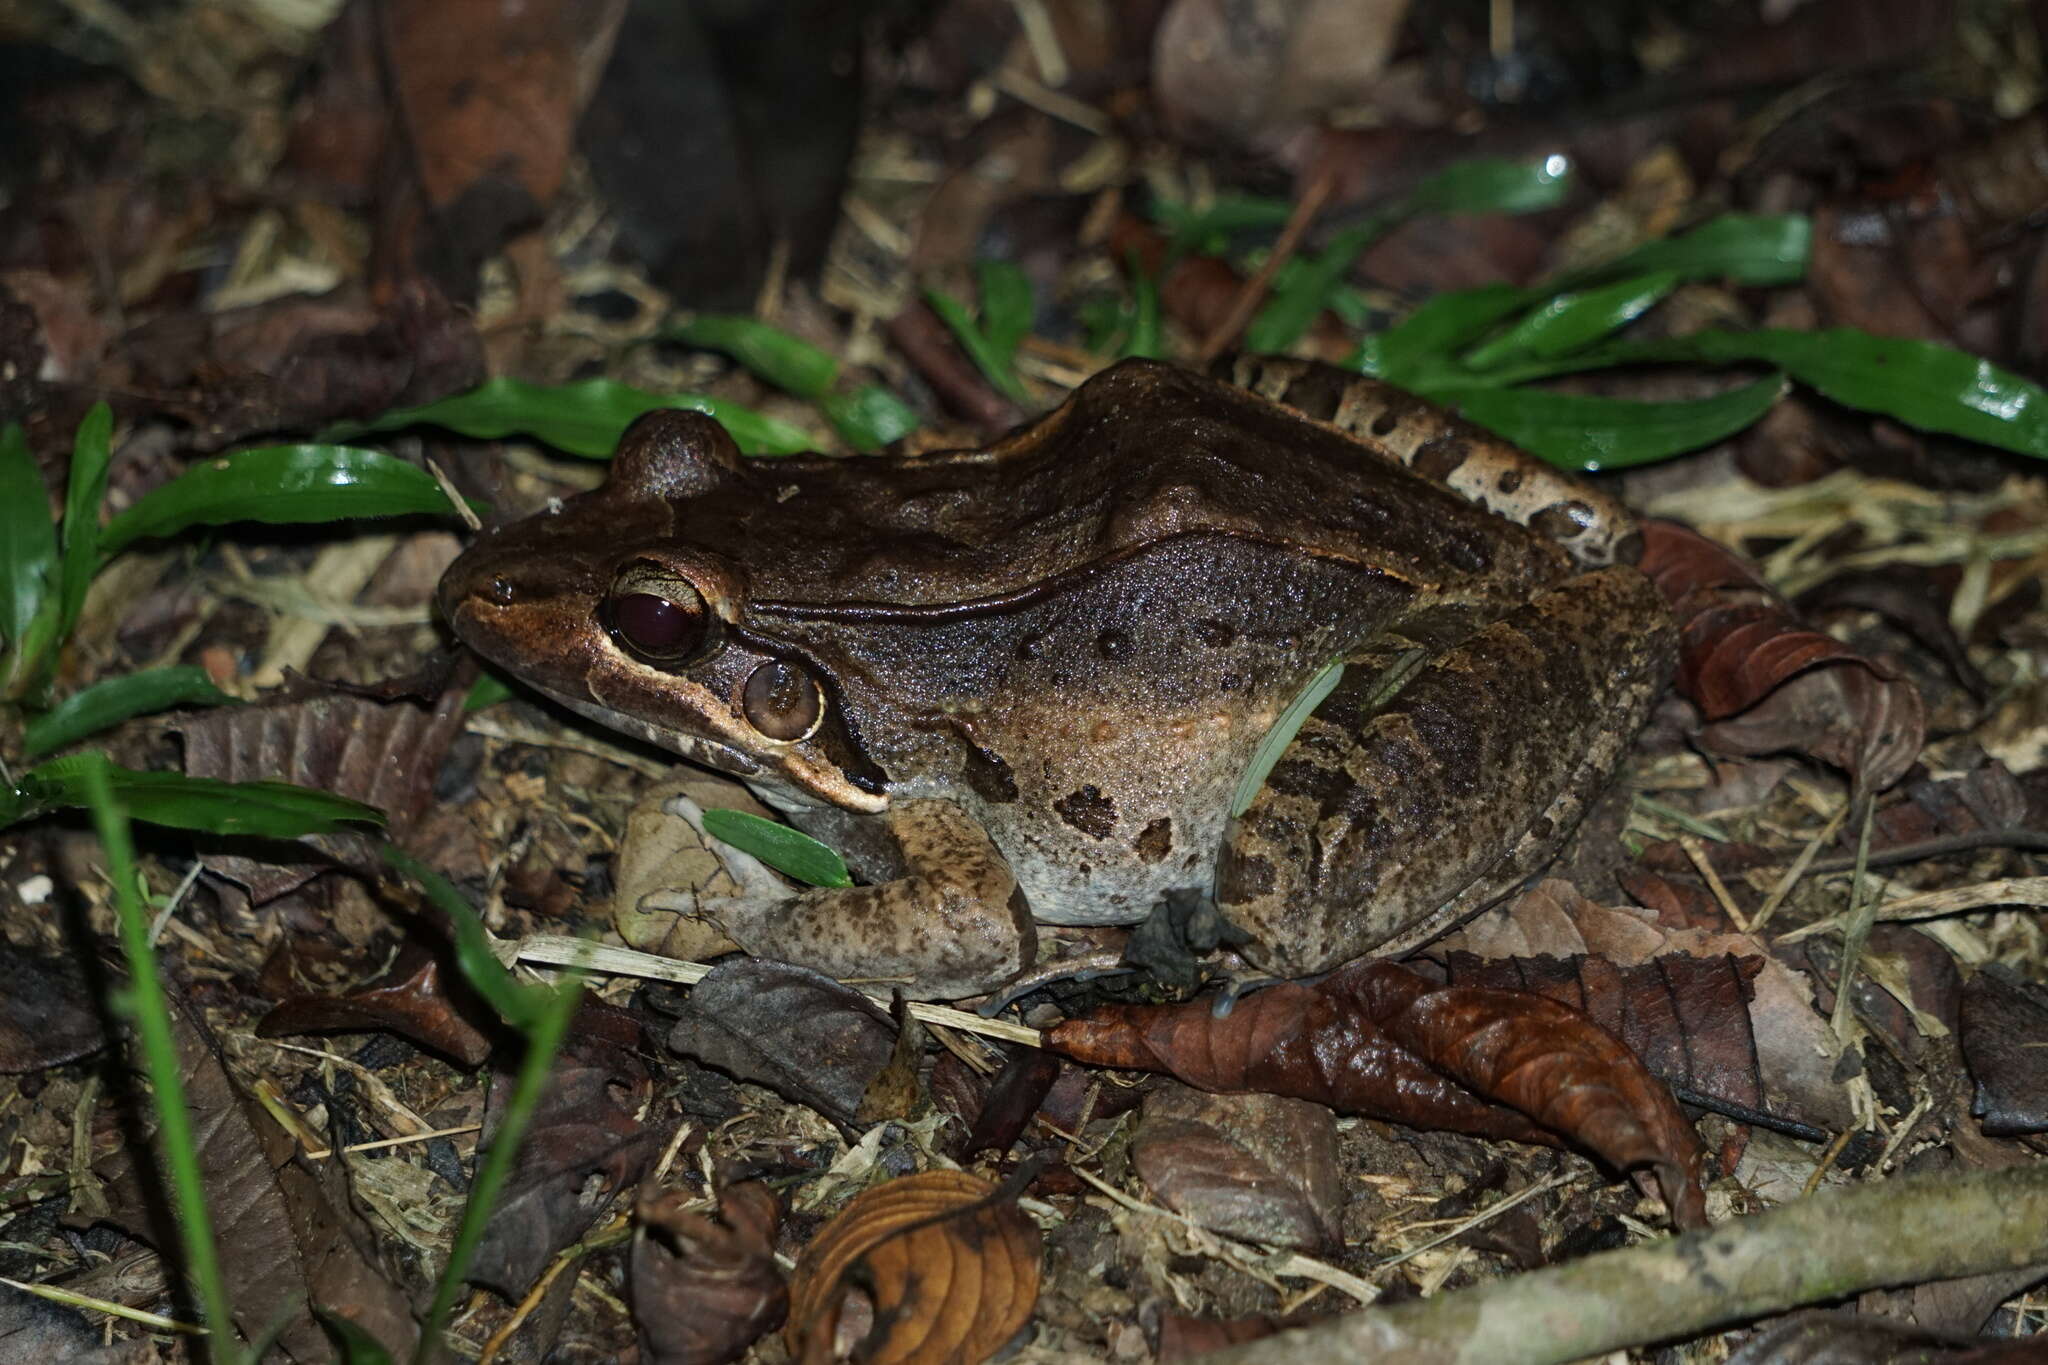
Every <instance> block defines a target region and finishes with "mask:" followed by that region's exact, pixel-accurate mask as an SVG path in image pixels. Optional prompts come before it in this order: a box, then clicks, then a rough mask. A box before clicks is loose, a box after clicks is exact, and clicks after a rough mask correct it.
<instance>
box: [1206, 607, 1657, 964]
mask: <svg viewBox="0 0 2048 1365" xmlns="http://www.w3.org/2000/svg"><path fill="white" fill-rule="evenodd" d="M1675 648H1676V640H1675V631H1674V628H1673V626H1672V624H1671V621H1670V617H1669V614H1668V613H1667V612H1666V611H1665V609H1664V606H1663V603H1662V601H1661V600H1660V599H1659V598H1658V596H1657V591H1656V589H1655V588H1653V587H1652V586H1651V585H1650V583H1649V580H1647V579H1646V578H1644V577H1643V576H1642V575H1641V574H1639V573H1637V572H1636V571H1635V570H1634V569H1627V568H1611V569H1601V570H1596V571H1594V572H1592V573H1587V574H1582V575H1580V576H1579V577H1577V578H1574V579H1570V580H1568V581H1567V582H1565V583H1562V584H1560V585H1558V586H1557V587H1555V588H1552V589H1550V590H1549V591H1546V592H1543V593H1540V594H1538V595H1537V596H1536V597H1535V598H1534V599H1533V600H1532V601H1531V602H1530V603H1529V606H1528V608H1527V609H1526V610H1525V611H1524V612H1523V613H1521V614H1520V615H1518V616H1517V617H1516V618H1514V619H1512V620H1506V621H1498V622H1495V623H1494V624H1492V625H1490V626H1487V627H1486V628H1485V629H1483V630H1480V631H1479V632H1477V633H1476V634H1474V635H1472V636H1470V637H1469V638H1467V639H1466V640H1465V641H1464V642H1463V643H1461V644H1458V645H1457V646H1455V647H1453V648H1451V649H1449V650H1446V651H1445V652H1444V653H1442V654H1441V655H1439V656H1437V657H1436V658H1435V659H1434V660H1432V661H1430V662H1429V663H1428V664H1426V665H1425V666H1424V667H1423V668H1421V669H1420V670H1418V671H1417V672H1416V673H1415V674H1414V676H1413V677H1412V678H1411V679H1410V680H1409V681H1408V682H1407V685H1406V686H1405V687H1402V688H1401V689H1400V690H1399V691H1398V692H1396V693H1395V694H1394V695H1393V696H1392V697H1386V696H1383V695H1382V694H1381V693H1380V691H1379V687H1378V682H1379V680H1378V679H1375V678H1373V677H1371V676H1369V675H1368V676H1358V677H1353V676H1352V672H1347V673H1346V674H1345V676H1344V677H1343V679H1342V680H1341V681H1340V682H1339V683H1338V685H1337V687H1336V688H1334V689H1333V690H1332V691H1331V693H1330V695H1329V696H1328V697H1326V698H1325V699H1324V700H1323V702H1322V703H1321V704H1320V705H1318V706H1317V707H1316V710H1315V712H1314V714H1313V715H1311V716H1310V718H1309V720H1308V721H1307V723H1306V724H1304V725H1303V726H1302V728H1301V731H1300V733H1299V734H1297V735H1296V736H1295V738H1294V740H1293V741H1292V742H1291V743H1290V744H1289V745H1288V747H1287V749H1286V750H1285V752H1284V753H1283V754H1282V755H1281V758H1280V761H1279V762H1278V763H1277V764H1276V765H1275V766H1274V768H1273V771H1272V773H1271V775H1270V776H1269V777H1268V778H1267V781H1266V784H1265V786H1264V787H1262V788H1261V789H1260V791H1259V792H1258V794H1257V795H1256V796H1255V797H1254V798H1253V800H1252V803H1251V805H1250V807H1249V808H1248V809H1247V810H1246V812H1245V814H1244V815H1243V816H1242V817H1241V818H1240V819H1239V821H1238V822H1237V823H1236V824H1235V825H1234V826H1233V828H1232V830H1231V833H1230V836H1229V838H1228V840H1227V842H1226V844H1225V848H1224V854H1223V858H1222V860H1221V863H1220V867H1219V871H1218V876H1217V900H1218V902H1219V903H1220V904H1221V906H1222V908H1223V910H1224V913H1225V914H1227V915H1229V916H1230V918H1231V919H1232V920H1233V921H1235V922H1236V923H1238V924H1239V925H1241V926H1242V927H1244V928H1245V929H1247V930H1249V931H1250V932H1251V934H1252V936H1253V938H1254V940H1255V942H1254V944H1253V946H1252V947H1250V948H1248V949H1247V950H1246V956H1247V957H1250V958H1251V959H1252V960H1253V961H1255V962H1256V963H1258V964H1259V965H1260V966H1262V967H1264V968H1266V969H1268V970H1270V971H1273V972H1276V973H1279V974H1282V975H1286V976H1301V975H1305V974H1307V973H1309V972H1314V971H1320V970H1322V969H1324V968H1327V967H1332V966H1335V965H1336V964H1337V963H1340V962H1344V961H1348V960H1350V959H1351V958H1355V957H1360V956H1363V955H1365V954H1367V953H1371V952H1377V953H1379V954H1385V953H1389V952H1399V951H1406V950H1408V949H1411V948H1414V947H1418V946H1420V945H1421V944H1423V943H1426V942H1428V941H1429V940H1430V939H1431V938H1434V937H1435V936H1437V935H1438V934H1441V933H1443V932H1444V931H1446V930H1447V929H1449V928H1450V927H1451V926H1452V925H1453V924H1455V923H1457V922H1458V921H1459V920H1461V919H1463V918H1465V917H1466V916H1467V915H1470V914H1473V913H1476V912H1477V911H1479V910H1481V909H1483V908H1485V907H1486V906H1487V905H1489V904H1491V903H1492V902H1493V901H1495V900H1498V899H1499V898H1500V897H1501V896H1503V895H1505V894H1506V893H1507V892H1509V891H1511V890H1513V889H1514V887H1515V886H1516V885H1517V884H1518V883H1519V882H1520V881H1521V880H1522V879H1523V878H1524V877H1526V876H1528V875H1530V874H1532V873H1534V872H1536V871H1538V870H1540V869H1541V868H1542V866H1543V865H1544V864H1545V863H1547V862H1548V861H1549V859H1550V857H1551V856H1552V855H1553V854H1554V853H1555V852H1556V850H1557V848H1558V847H1559V846H1560V845H1561V844H1562V843H1563V842H1564V840H1565V839H1566V837H1567V836H1569V834H1570V833H1571V831H1572V828H1573V827H1574V826H1575V825H1576V824H1577V823H1578V819H1579V816H1580V815H1581V814H1582V813H1583V811H1584V809H1585V806H1586V803H1587V800H1588V798H1589V796H1590V794H1591V793H1592V792H1593V791H1594V790H1595V789H1596V788H1597V787H1598V786H1599V784H1600V783H1601V782H1602V781H1603V780H1604V778H1605V777H1606V775H1607V774H1608V773H1609V772H1611V771H1612V770H1613V768H1614V766H1615V764H1616V763H1618V762H1619V761H1620V758H1621V756H1622V754H1623V753H1624V752H1625V750H1626V749H1627V746H1628V744H1629V743H1630V742H1631V740H1632V739H1633V738H1634V735H1635V732H1636V730H1637V728H1638V727H1639V726H1640V725H1641V723H1642V718H1643V716H1644V715H1645V714H1646V713H1647V711H1648V709H1649V705H1650V703H1651V701H1652V700H1653V699H1654V698H1655V696H1656V693H1657V692H1658V690H1659V689H1661V688H1662V686H1663V684H1664V680H1665V678H1666V677H1668V676H1669V673H1670V663H1671V658H1672V656H1673V654H1674V653H1675ZM1354 671H1357V672H1360V673H1362V672H1363V670H1354Z"/></svg>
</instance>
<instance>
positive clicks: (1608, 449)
mask: <svg viewBox="0 0 2048 1365" xmlns="http://www.w3.org/2000/svg"><path fill="white" fill-rule="evenodd" d="M1784 393H1785V381H1784V380H1783V379H1782V378H1780V377H1777V376H1773V377H1772V378H1770V379H1765V380H1760V381H1758V382H1757V383H1754V384H1747V385H1744V386H1743V387H1742V388H1739V389H1733V390H1731V391H1729V392H1727V393H1722V394H1716V395H1714V396H1713V397H1712V398H1699V399H1693V400H1691V401H1688V402H1680V403H1638V402H1631V401H1628V400H1626V399H1620V398H1597V397H1592V396H1589V395H1586V394H1576V393H1550V392H1547V391H1545V390H1543V389H1503V388H1494V387H1490V386H1485V387H1472V388H1462V389H1459V388H1452V389H1431V390H1429V391H1428V394H1427V396H1428V397H1429V398H1430V399H1431V400H1433V401H1435V402H1438V403H1443V404H1446V405H1447V406H1451V407H1455V408H1457V409H1458V410H1459V411H1461V412H1462V413H1463V414H1464V415H1465V416H1466V417H1468V418H1470V419H1471V420H1472V421H1474V422H1477V423H1479V425H1481V426H1483V427H1485V428H1487V429H1488V430H1489V431H1492V432H1495V433H1497V434H1498V435H1500V436H1503V437H1506V438H1507V439H1508V440H1510V441H1512V442H1514V443H1515V444H1516V445H1518V446H1520V447H1521V448H1522V449H1524V450H1526V451H1529V452H1530V453H1531V454H1534V455H1540V456H1542V457H1543V458H1544V459H1546V460H1548V461H1550V462H1551V463H1552V464H1554V465H1560V466H1562V467H1564V468H1566V469H1583V470H1595V469H1622V468H1625V467H1627V466H1629V465H1636V464H1647V463H1649V462H1650V461H1652V460H1662V459H1666V458H1668V457H1670V456H1673V455H1678V454H1682V453H1684V452H1685V451H1688V450H1697V449H1699V448H1700V447H1701V446H1705V445H1712V444H1713V443H1714V442H1716V441H1719V440H1723V439H1725V438H1727V437H1729V436H1733V435H1734V434H1735V433H1736V432H1738V431H1741V430H1742V429H1743V428H1744V427H1746V426H1748V425H1749V424H1750V423H1751V422H1754V421H1756V420H1757V419H1758V418H1759V417H1762V416H1763V415H1764V414H1765V413H1766V412H1769V411H1770V409H1771V405H1772V404H1773V403H1775V402H1777V401H1778V399H1779V398H1781V397H1783V396H1784Z"/></svg>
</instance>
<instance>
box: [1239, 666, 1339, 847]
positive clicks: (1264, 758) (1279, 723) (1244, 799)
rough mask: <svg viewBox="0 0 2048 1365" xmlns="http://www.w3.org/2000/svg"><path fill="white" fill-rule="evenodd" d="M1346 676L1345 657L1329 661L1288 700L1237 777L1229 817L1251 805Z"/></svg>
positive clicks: (1247, 808) (1242, 811)
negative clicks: (1300, 734) (1286, 753)
mask: <svg viewBox="0 0 2048 1365" xmlns="http://www.w3.org/2000/svg"><path fill="white" fill-rule="evenodd" d="M1343 679H1344V661H1343V660H1342V659H1339V660H1337V661H1336V662H1335V663H1332V664H1328V665H1326V666H1325V667H1324V668H1323V670H1322V671H1321V672H1319V673H1317V674H1316V675H1315V676H1314V677H1313V678H1310V679H1309V680H1308V686H1306V687H1304V688H1302V689H1301V695H1299V696H1297V697H1296V698H1295V699H1294V700H1293V701H1291V702H1289V703H1288V704H1287V709H1286V710H1285V711H1282V712H1281V713H1280V718H1279V719H1278V720H1276V721H1274V722H1273V728H1272V729H1270V730H1268V731H1266V735H1265V738H1263V739H1261V740H1260V741H1259V747H1258V748H1256V749H1254V750H1252V761H1251V763H1250V764H1248V765H1247V766H1246V768H1245V770H1244V776H1242V777H1240V778H1239V779H1238V780H1237V790H1236V791H1234V792H1232V793H1231V796H1230V818H1231V819H1233V820H1235V819H1236V818H1237V817H1238V816H1240V815H1243V814H1244V813H1245V812H1246V811H1247V810H1249V809H1251V804H1252V798H1253V797H1255V796H1257V795H1258V794H1259V788H1260V787H1263V786H1265V785H1266V777H1267V775H1268V774H1269V773H1271V772H1272V771H1273V765H1274V764H1276V763H1278V762H1279V761H1280V755H1281V754H1283V753H1285V752H1286V751H1287V746H1288V745H1289V744H1291V743H1293V742H1294V737H1295V735H1296V734H1298V733H1300V731H1301V727H1302V725H1303V724H1304V723H1306V722H1307V720H1308V718H1309V716H1310V715H1311V714H1313V713H1314V711H1315V709H1316V708H1317V707H1318V706H1321V705H1322V704H1323V698H1325V697H1327V696H1329V695H1330V693H1331V691H1332V690H1333V689H1334V688H1335V687H1336V686H1337V684H1338V683H1340V682H1342V681H1343Z"/></svg>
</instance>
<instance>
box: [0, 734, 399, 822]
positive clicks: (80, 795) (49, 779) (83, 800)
mask: <svg viewBox="0 0 2048 1365" xmlns="http://www.w3.org/2000/svg"><path fill="white" fill-rule="evenodd" d="M95 781H103V782H105V783H106V784H107V785H108V786H109V788H110V789H111V791H112V792H113V794H114V796H115V797H116V798H118V799H119V800H120V802H121V805H122V807H123V808H124V809H125V810H126V811H127V813H128V815H129V817H130V818H132V819H136V820H141V821H143V822H145V823H147V824H152V825H168V826H171V827H172V828H174V829H195V830H200V831H203V832H205V833H208V834H246V835H254V836H257V837H259V838H266V839H296V838H298V837H300V836H301V835H306V834H331V833H334V832H335V831H337V830H341V829H345V828H347V827H348V826H349V825H351V824H371V825H381V824H383V823H384V812H383V811H380V810H378V809H377V808H376V807H375V806H366V805H364V804H363V803H362V802H360V801H351V800H349V799H348V798H347V797H345V796H336V795H334V793H332V792H323V791H315V790H314V789H313V788H311V787H299V786H294V785H293V784H291V783H289V782H222V781H219V780H217V779H215V778H211V777H187V776H186V775H185V774H184V773H165V772H143V771H140V770H138V769H135V768H123V767H118V766H116V765H114V764H111V763H109V762H108V761H107V757H106V755H105V754H101V753H95V752H87V753H78V754H66V755H65V756H64V757H62V758H54V759H51V760H50V761H49V762H48V763H44V764H41V765H39V766H37V767H34V768H31V769H29V770H28V771H27V772H25V773H23V774H22V775H21V777H20V779H19V780H18V781H17V782H16V783H15V785H14V789H13V790H12V791H11V792H9V793H7V795H6V797H5V798H4V799H0V816H4V819H0V824H11V823H13V822H14V821H16V820H26V819H29V818H31V817H32V816H36V815H42V814H44V813H46V812H49V811H53V810H64V809H67V808H72V807H79V806H84V805H86V804H87V798H88V796H89V794H90V792H91V790H92V788H91V787H90V785H89V784H90V783H92V782H95Z"/></svg>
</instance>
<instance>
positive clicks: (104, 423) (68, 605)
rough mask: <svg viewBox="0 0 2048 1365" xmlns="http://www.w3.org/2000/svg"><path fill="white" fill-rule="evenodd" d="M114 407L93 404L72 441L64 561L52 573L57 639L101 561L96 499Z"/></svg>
mask: <svg viewBox="0 0 2048 1365" xmlns="http://www.w3.org/2000/svg"><path fill="white" fill-rule="evenodd" d="M113 442H114V410H113V409H112V408H110V407H108V406H107V405H106V404H105V403H104V402H101V403H94V404H93V405H92V407H91V408H90V409H88V410H87V412H86V414H85V420H83V421H81V422H80V423H79V424H78V432H77V434H76V435H74V436H73V437H72V441H71V475H70V480H69V482H68V483H67V484H66V485H65V489H64V560H63V566H62V569H61V570H60V572H59V573H58V575H57V582H58V590H59V594H60V596H61V598H62V606H61V607H60V608H59V610H58V613H57V639H58V640H60V641H61V640H63V639H65V638H66V637H67V636H69V635H70V634H71V628H72V627H73V626H75V625H77V624H78V613H79V612H80V611H81V610H82V609H83V608H84V606H85V592H86V589H87V588H90V587H91V586H92V576H93V574H94V573H95V572H96V571H97V570H98V569H99V566H100V560H99V552H100V502H101V501H102V500H103V499H104V498H105V497H106V495H107V469H108V466H109V465H111V464H112V463H113V458H114V446H113Z"/></svg>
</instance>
